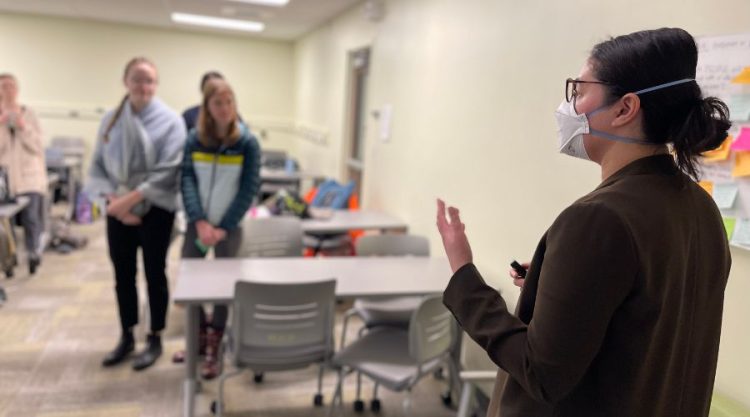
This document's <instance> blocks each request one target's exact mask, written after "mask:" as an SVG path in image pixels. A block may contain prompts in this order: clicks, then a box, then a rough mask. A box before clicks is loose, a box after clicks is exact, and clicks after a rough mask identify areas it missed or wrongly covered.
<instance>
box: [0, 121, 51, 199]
mask: <svg viewBox="0 0 750 417" xmlns="http://www.w3.org/2000/svg"><path fill="white" fill-rule="evenodd" d="M21 117H22V118H23V121H24V125H25V128H24V129H23V130H18V131H16V132H15V135H14V136H11V134H10V130H9V129H8V128H7V126H5V125H0V166H2V167H5V168H6V169H7V170H8V182H9V184H10V189H11V192H12V193H13V194H23V193H32V192H33V193H40V194H45V193H46V192H47V164H46V163H45V159H44V144H43V142H42V130H41V128H40V127H39V121H38V120H37V118H36V115H35V114H34V112H33V111H32V110H31V109H29V108H28V107H24V108H23V113H22V115H21Z"/></svg>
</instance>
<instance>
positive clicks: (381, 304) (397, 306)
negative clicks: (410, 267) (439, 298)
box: [341, 235, 430, 347]
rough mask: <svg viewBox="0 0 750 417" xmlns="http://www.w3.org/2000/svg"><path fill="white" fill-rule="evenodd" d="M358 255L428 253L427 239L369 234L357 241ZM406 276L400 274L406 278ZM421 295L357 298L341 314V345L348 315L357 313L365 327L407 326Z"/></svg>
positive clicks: (413, 254)
mask: <svg viewBox="0 0 750 417" xmlns="http://www.w3.org/2000/svg"><path fill="white" fill-rule="evenodd" d="M357 255H358V256H430V243H429V241H428V240H427V238H425V237H422V236H414V235H371V236H362V237H361V238H359V240H357ZM408 278H409V277H404V279H408ZM421 300H422V299H421V297H389V298H377V299H368V298H357V299H355V300H354V305H353V306H352V308H351V309H350V310H349V311H347V312H346V314H345V315H344V326H343V327H344V328H343V331H342V334H341V347H343V346H344V344H345V342H346V327H347V325H348V321H349V318H351V317H352V316H354V315H357V316H359V317H360V318H361V319H362V321H363V322H364V324H365V327H366V328H370V327H375V326H396V327H402V328H408V326H409V320H411V316H412V314H413V313H414V310H416V308H417V306H419V303H420V302H421Z"/></svg>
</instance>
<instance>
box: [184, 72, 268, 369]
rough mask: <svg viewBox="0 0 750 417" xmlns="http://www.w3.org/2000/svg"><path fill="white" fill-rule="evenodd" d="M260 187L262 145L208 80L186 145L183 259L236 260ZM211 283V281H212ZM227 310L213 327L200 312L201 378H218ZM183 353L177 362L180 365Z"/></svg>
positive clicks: (216, 315) (217, 309)
mask: <svg viewBox="0 0 750 417" xmlns="http://www.w3.org/2000/svg"><path fill="white" fill-rule="evenodd" d="M259 186H260V146H259V145H258V140H257V139H256V138H255V136H253V134H252V133H250V130H249V129H248V128H247V126H245V124H244V123H242V122H240V121H239V119H238V117H237V102H236V100H235V96H234V92H233V91H232V88H231V87H230V86H229V84H227V83H226V82H225V81H224V80H221V79H213V80H209V81H208V82H207V83H206V85H205V86H204V89H203V102H202V104H201V109H200V113H199V116H198V124H197V126H196V128H195V129H193V130H191V131H190V133H189V135H188V139H187V143H186V144H185V152H184V159H183V163H182V198H183V203H184V206H185V211H186V212H187V216H188V227H187V233H186V234H185V240H184V243H183V247H182V257H183V258H203V257H205V256H206V253H207V252H208V249H209V248H214V254H215V256H216V257H217V258H231V257H234V256H236V255H237V251H238V250H239V249H240V245H241V243H242V229H241V227H240V222H241V221H242V219H243V217H244V216H245V213H246V212H247V210H248V209H249V208H250V205H251V203H252V201H253V198H254V197H255V196H256V195H257V194H258V188H259ZM207 279H210V277H207ZM227 315H228V308H227V306H226V305H220V304H216V305H214V307H213V316H212V318H211V320H210V323H209V322H208V319H207V317H206V314H205V312H204V311H203V309H201V316H200V317H201V319H200V323H201V326H200V329H201V332H200V333H201V334H200V340H201V341H202V343H201V344H202V346H201V350H202V351H204V352H205V361H204V362H203V366H202V369H201V374H202V376H203V378H205V379H212V378H214V377H216V376H217V375H218V374H219V369H220V363H219V358H218V352H219V343H220V342H221V338H222V335H223V334H224V328H225V327H226V322H227ZM183 358H184V352H177V354H175V357H174V358H173V360H174V361H175V362H181V361H182V360H183Z"/></svg>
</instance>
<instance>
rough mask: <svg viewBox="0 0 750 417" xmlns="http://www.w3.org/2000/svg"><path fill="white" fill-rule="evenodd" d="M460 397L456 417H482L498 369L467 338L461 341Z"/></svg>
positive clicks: (484, 353)
mask: <svg viewBox="0 0 750 417" xmlns="http://www.w3.org/2000/svg"><path fill="white" fill-rule="evenodd" d="M461 342H462V343H461V345H462V346H461V357H460V363H461V372H460V373H459V374H458V379H459V385H460V386H461V396H460V400H459V402H458V412H457V414H456V416H457V417H469V416H471V415H477V416H483V415H484V414H485V411H486V410H487V406H488V405H489V400H490V397H491V396H492V391H493V388H494V386H495V378H496V377H497V372H498V368H497V365H495V364H494V363H493V362H492V360H490V358H489V356H487V352H485V350H484V349H483V348H482V347H481V346H479V345H478V344H477V343H476V342H474V341H473V340H471V338H469V337H464V338H462V340H461Z"/></svg>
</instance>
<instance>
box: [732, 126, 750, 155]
mask: <svg viewBox="0 0 750 417" xmlns="http://www.w3.org/2000/svg"><path fill="white" fill-rule="evenodd" d="M732 150H733V151H750V127H743V128H742V129H740V134H739V135H737V139H735V141H734V143H732Z"/></svg>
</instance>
